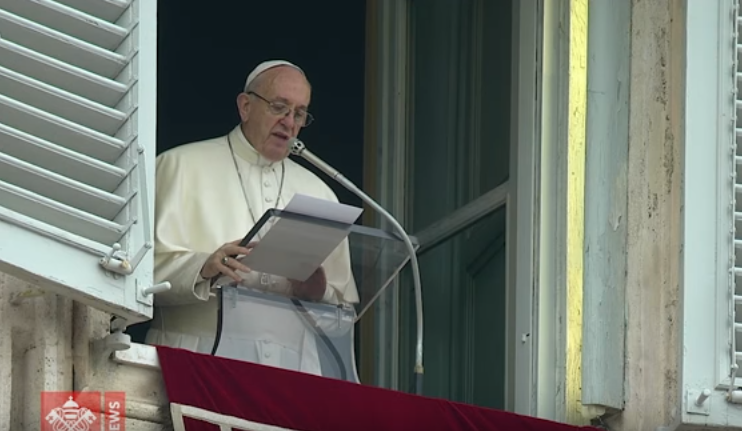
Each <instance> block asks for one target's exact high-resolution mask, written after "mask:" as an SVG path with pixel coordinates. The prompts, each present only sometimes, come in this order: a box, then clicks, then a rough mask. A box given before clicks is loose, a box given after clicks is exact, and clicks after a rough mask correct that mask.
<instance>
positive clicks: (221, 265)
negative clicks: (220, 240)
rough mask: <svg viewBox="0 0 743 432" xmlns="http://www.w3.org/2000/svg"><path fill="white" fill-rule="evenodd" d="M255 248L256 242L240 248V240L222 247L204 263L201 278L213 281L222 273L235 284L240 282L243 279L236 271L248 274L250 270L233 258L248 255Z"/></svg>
mask: <svg viewBox="0 0 743 432" xmlns="http://www.w3.org/2000/svg"><path fill="white" fill-rule="evenodd" d="M254 246H255V242H253V243H250V244H248V246H247V247H242V246H240V240H235V241H233V242H230V243H226V244H224V245H222V247H220V248H219V249H217V250H216V251H214V253H213V254H211V255H210V256H209V258H208V259H207V260H206V262H205V263H204V266H203V267H202V268H201V277H202V278H204V279H211V278H213V277H214V276H217V275H218V274H220V273H221V274H224V275H227V276H229V277H231V278H232V279H234V280H235V282H240V281H241V280H242V279H243V278H242V277H240V275H238V274H237V273H236V271H235V270H238V271H241V272H244V273H248V272H250V269H249V268H248V267H246V266H245V265H244V264H243V263H241V262H240V261H238V260H236V259H235V258H232V256H240V255H247V254H249V253H250V250H251V249H253V247H254Z"/></svg>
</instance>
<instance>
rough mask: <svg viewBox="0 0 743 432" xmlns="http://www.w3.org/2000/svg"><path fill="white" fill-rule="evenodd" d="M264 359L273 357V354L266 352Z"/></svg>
mask: <svg viewBox="0 0 743 432" xmlns="http://www.w3.org/2000/svg"><path fill="white" fill-rule="evenodd" d="M263 357H265V358H269V357H271V353H270V352H268V351H266V352H264V353H263Z"/></svg>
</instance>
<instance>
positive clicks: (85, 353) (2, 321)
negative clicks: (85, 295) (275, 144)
mask: <svg viewBox="0 0 743 432" xmlns="http://www.w3.org/2000/svg"><path fill="white" fill-rule="evenodd" d="M108 322H109V316H108V315H107V314H104V313H101V312H99V311H96V310H94V309H91V308H89V307H87V306H83V305H80V304H76V303H73V302H72V301H70V300H69V299H66V298H63V297H59V296H56V295H52V294H44V293H43V292H42V291H40V290H38V289H37V288H36V287H35V286H33V285H30V284H27V283H25V282H23V281H20V280H18V279H16V278H14V277H12V276H8V275H5V274H2V273H0V430H40V421H41V414H42V413H40V408H41V392H42V391H72V390H75V391H82V390H88V391H124V392H126V428H127V430H161V429H163V427H164V426H163V425H168V424H169V423H170V416H169V413H168V411H166V409H167V408H166V404H167V398H166V395H165V390H164V386H163V382H162V377H161V376H160V373H159V372H158V371H156V370H151V369H144V368H140V367H135V366H130V365H122V364H117V363H114V362H113V361H111V359H110V356H107V355H105V352H104V350H103V349H102V348H103V347H102V345H101V344H97V343H96V341H97V340H101V338H102V337H104V336H105V335H106V334H107V333H108Z"/></svg>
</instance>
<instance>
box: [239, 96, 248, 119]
mask: <svg viewBox="0 0 743 432" xmlns="http://www.w3.org/2000/svg"><path fill="white" fill-rule="evenodd" d="M237 112H238V114H240V121H241V122H244V121H246V120H247V119H248V114H249V113H250V96H248V94H247V93H240V94H239V95H237Z"/></svg>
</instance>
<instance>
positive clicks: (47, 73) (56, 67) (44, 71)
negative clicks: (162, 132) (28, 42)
mask: <svg viewBox="0 0 743 432" xmlns="http://www.w3.org/2000/svg"><path fill="white" fill-rule="evenodd" d="M0 65H2V66H5V67H7V68H8V69H11V70H14V71H16V72H18V73H21V74H23V75H25V76H28V77H31V78H35V79H37V80H39V81H44V82H45V83H48V84H50V85H53V86H55V87H58V88H60V89H63V90H66V91H68V92H70V93H75V94H78V95H80V96H81V97H84V98H86V99H90V100H92V101H95V102H98V103H102V104H104V105H107V106H114V105H115V104H117V103H118V102H119V101H120V100H121V98H122V97H124V94H126V92H127V91H128V90H129V87H128V85H127V84H123V83H119V82H116V81H114V80H111V79H108V78H105V77H102V76H100V75H96V74H94V73H91V72H89V71H86V70H84V69H80V68H78V67H76V66H72V65H70V64H67V63H64V62H61V61H59V60H56V59H54V58H52V57H49V56H47V55H44V54H40V53H38V52H35V51H32V50H29V49H28V48H25V47H23V46H22V45H19V44H16V43H14V42H11V41H8V40H5V39H3V38H2V37H0Z"/></svg>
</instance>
